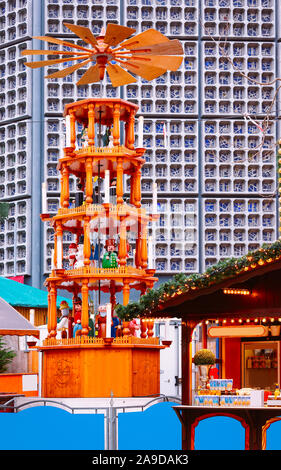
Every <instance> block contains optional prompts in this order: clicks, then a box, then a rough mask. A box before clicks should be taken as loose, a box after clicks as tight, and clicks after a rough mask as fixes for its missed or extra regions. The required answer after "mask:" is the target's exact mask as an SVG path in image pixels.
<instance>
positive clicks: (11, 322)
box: [0, 297, 40, 338]
mask: <svg viewBox="0 0 281 470" xmlns="http://www.w3.org/2000/svg"><path fill="white" fill-rule="evenodd" d="M0 335H17V336H24V335H28V336H36V337H37V338H39V337H40V331H39V330H37V329H36V328H35V327H34V326H33V325H32V324H31V323H30V322H29V321H28V320H26V318H24V317H23V316H22V315H21V314H20V313H19V312H17V311H16V310H15V309H14V308H13V307H11V305H9V304H8V303H7V302H6V301H5V300H3V299H1V297H0Z"/></svg>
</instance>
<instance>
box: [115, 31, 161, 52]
mask: <svg viewBox="0 0 281 470" xmlns="http://www.w3.org/2000/svg"><path fill="white" fill-rule="evenodd" d="M162 42H167V38H166V36H164V35H163V34H161V33H159V31H156V30H155V29H147V30H146V31H144V32H143V33H140V34H137V35H136V36H134V37H133V38H131V39H128V41H124V42H122V44H120V47H121V46H122V48H126V49H133V48H136V47H142V46H148V45H151V44H159V43H162Z"/></svg>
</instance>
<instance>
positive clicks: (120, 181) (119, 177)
mask: <svg viewBox="0 0 281 470" xmlns="http://www.w3.org/2000/svg"><path fill="white" fill-rule="evenodd" d="M116 173H117V175H116V176H117V181H116V196H117V198H116V200H117V204H123V162H122V158H117V169H116Z"/></svg>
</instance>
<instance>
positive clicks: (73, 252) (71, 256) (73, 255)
mask: <svg viewBox="0 0 281 470" xmlns="http://www.w3.org/2000/svg"><path fill="white" fill-rule="evenodd" d="M76 259H77V244H76V243H70V245H69V248H68V261H69V267H71V268H73V267H74V265H75V263H76Z"/></svg>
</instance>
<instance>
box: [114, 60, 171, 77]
mask: <svg viewBox="0 0 281 470" xmlns="http://www.w3.org/2000/svg"><path fill="white" fill-rule="evenodd" d="M120 63H122V65H123V67H125V68H126V69H128V70H130V72H132V73H135V74H136V75H139V76H140V77H142V78H144V79H145V80H148V81H150V80H153V79H154V78H157V77H160V76H161V75H163V74H164V73H165V72H166V71H167V69H166V68H160V67H152V66H151V65H146V64H138V63H132V62H130V61H126V62H121V61H120Z"/></svg>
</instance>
